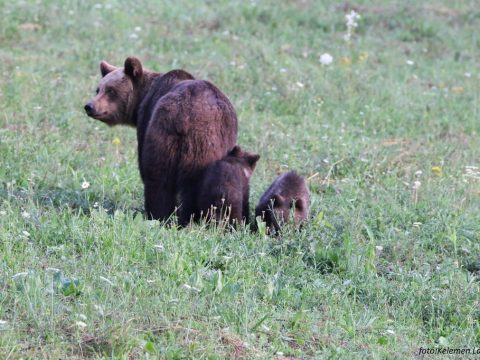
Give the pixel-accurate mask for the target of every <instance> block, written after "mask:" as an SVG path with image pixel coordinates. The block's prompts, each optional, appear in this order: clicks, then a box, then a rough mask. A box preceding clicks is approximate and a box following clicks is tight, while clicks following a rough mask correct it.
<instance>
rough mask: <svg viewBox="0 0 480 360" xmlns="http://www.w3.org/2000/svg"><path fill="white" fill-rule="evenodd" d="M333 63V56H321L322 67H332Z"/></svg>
mask: <svg viewBox="0 0 480 360" xmlns="http://www.w3.org/2000/svg"><path fill="white" fill-rule="evenodd" d="M332 62H333V56H332V55H330V54H329V53H325V54H322V55H321V56H320V64H322V65H330V64H331V63H332Z"/></svg>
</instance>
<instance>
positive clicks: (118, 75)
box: [85, 57, 237, 226]
mask: <svg viewBox="0 0 480 360" xmlns="http://www.w3.org/2000/svg"><path fill="white" fill-rule="evenodd" d="M100 71H101V74H102V77H103V78H102V80H101V81H100V84H99V86H98V88H97V95H96V96H95V97H94V98H93V99H92V100H90V101H89V102H88V103H87V104H86V105H85V111H86V113H87V115H88V116H90V117H93V118H95V119H97V120H100V121H102V122H104V123H106V124H107V125H110V126H112V125H117V124H124V125H131V126H135V127H136V128H137V139H138V163H139V168H140V175H141V178H142V180H143V183H144V186H145V210H146V213H147V216H148V218H149V219H157V220H166V219H168V218H169V217H170V216H171V215H172V214H173V213H175V211H176V210H177V208H178V222H179V224H180V225H182V226H184V225H187V224H188V222H189V221H190V219H191V218H192V217H196V216H197V215H198V209H197V207H196V198H197V196H196V189H197V188H198V181H199V176H200V174H201V172H202V170H204V169H205V167H206V166H207V165H208V164H210V163H211V162H213V161H216V160H219V159H221V158H222V157H224V156H225V154H226V153H227V152H228V150H229V149H231V148H232V147H233V146H234V145H235V144H236V142H237V116H236V113H235V109H234V108H233V106H232V104H231V103H230V101H229V100H228V98H227V97H226V96H225V95H224V94H223V93H222V92H221V91H220V90H219V89H218V88H217V87H215V86H214V85H213V84H212V83H210V82H208V81H205V80H195V79H194V77H193V76H192V75H190V74H189V73H188V72H186V71H183V70H172V71H169V72H167V73H165V74H162V73H157V72H153V71H150V70H147V69H145V68H143V66H142V63H141V62H140V60H138V59H137V58H135V57H129V58H127V59H126V60H125V64H124V66H123V68H122V67H115V66H113V65H110V64H108V63H107V62H105V61H102V62H101V64H100Z"/></svg>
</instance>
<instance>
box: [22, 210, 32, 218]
mask: <svg viewBox="0 0 480 360" xmlns="http://www.w3.org/2000/svg"><path fill="white" fill-rule="evenodd" d="M22 217H23V218H24V219H29V218H30V214H29V213H28V212H26V211H22Z"/></svg>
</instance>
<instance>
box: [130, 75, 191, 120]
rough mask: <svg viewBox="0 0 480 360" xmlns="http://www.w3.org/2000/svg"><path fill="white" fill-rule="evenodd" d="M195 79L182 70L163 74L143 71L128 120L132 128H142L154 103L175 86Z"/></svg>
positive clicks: (148, 118)
mask: <svg viewBox="0 0 480 360" xmlns="http://www.w3.org/2000/svg"><path fill="white" fill-rule="evenodd" d="M185 80H195V78H194V77H193V76H192V75H191V74H189V73H188V72H186V71H184V70H171V71H169V72H167V73H165V74H162V73H156V72H151V71H145V72H144V76H143V78H142V82H141V83H140V84H138V85H137V89H138V90H137V91H136V92H135V95H134V96H136V98H135V99H134V104H135V106H134V107H133V112H132V114H131V117H130V119H131V120H132V121H131V123H132V125H133V126H136V127H137V128H138V127H139V126H140V127H143V126H145V125H146V123H148V121H149V120H150V116H151V114H152V111H153V107H154V106H155V104H156V102H157V101H158V100H159V99H160V98H161V97H162V96H163V95H165V94H166V93H168V92H169V91H170V90H171V89H172V88H173V87H174V86H175V85H177V84H178V83H180V82H182V81H185Z"/></svg>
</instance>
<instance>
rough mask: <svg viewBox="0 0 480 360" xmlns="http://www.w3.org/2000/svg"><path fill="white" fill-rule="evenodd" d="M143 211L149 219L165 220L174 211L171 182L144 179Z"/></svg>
mask: <svg viewBox="0 0 480 360" xmlns="http://www.w3.org/2000/svg"><path fill="white" fill-rule="evenodd" d="M145 211H146V213H147V218H148V219H149V220H160V221H165V220H167V219H168V218H169V217H170V216H171V215H172V214H173V213H174V212H175V187H174V186H173V184H165V183H163V182H158V181H145Z"/></svg>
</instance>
